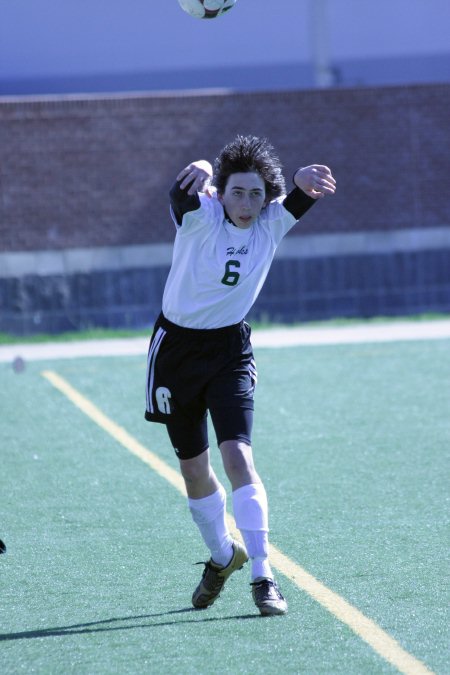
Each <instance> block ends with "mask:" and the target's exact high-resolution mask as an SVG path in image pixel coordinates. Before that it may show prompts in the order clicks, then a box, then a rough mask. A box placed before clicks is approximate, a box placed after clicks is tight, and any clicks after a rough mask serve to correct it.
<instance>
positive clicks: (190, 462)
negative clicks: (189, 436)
mask: <svg viewBox="0 0 450 675" xmlns="http://www.w3.org/2000/svg"><path fill="white" fill-rule="evenodd" d="M180 470H181V475H182V476H183V478H184V480H185V481H186V482H188V483H196V482H199V481H204V480H207V479H208V477H209V474H210V471H211V466H210V463H209V452H208V451H205V452H203V453H202V454H201V455H197V456H196V457H192V458H191V459H180Z"/></svg>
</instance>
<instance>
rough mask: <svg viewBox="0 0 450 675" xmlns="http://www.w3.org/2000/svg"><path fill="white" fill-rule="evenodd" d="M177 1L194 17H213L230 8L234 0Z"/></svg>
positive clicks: (234, 2)
mask: <svg viewBox="0 0 450 675" xmlns="http://www.w3.org/2000/svg"><path fill="white" fill-rule="evenodd" d="M178 3H179V5H180V7H181V9H184V11H185V12H187V13H188V14H190V15H191V16H194V17H195V18H196V19H215V18H216V17H218V16H220V15H221V14H225V12H228V11H229V10H230V9H232V7H234V5H235V4H236V0H178Z"/></svg>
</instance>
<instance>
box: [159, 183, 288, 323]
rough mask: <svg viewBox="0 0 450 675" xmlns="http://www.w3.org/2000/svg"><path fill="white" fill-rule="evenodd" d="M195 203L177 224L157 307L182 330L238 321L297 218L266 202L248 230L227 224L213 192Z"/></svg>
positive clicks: (254, 298) (278, 206) (281, 206)
mask: <svg viewBox="0 0 450 675" xmlns="http://www.w3.org/2000/svg"><path fill="white" fill-rule="evenodd" d="M199 197H200V207H199V208H198V209H196V210H195V211H188V212H187V213H185V214H184V216H183V220H182V223H181V225H178V224H177V222H176V219H175V217H174V216H173V214H172V217H173V220H174V222H175V225H176V227H177V234H176V237H175V244H174V250H173V259H172V267H171V269H170V273H169V276H168V279H167V282H166V286H165V289H164V296H163V303H162V311H163V314H164V316H165V317H166V318H167V319H169V321H172V322H173V323H175V324H177V325H179V326H184V327H185V328H222V327H223V326H230V325H232V324H235V323H239V322H240V321H241V320H242V319H243V318H244V317H245V316H246V314H247V313H248V311H249V310H250V308H251V307H252V305H253V303H254V302H255V300H256V298H257V297H258V294H259V292H260V290H261V288H262V285H263V284H264V281H265V279H266V277H267V274H268V272H269V269H270V265H271V263H272V260H273V256H274V254H275V250H276V248H277V246H278V244H279V243H280V241H281V239H282V238H283V237H284V235H285V234H286V233H287V232H288V231H289V230H290V229H291V228H292V227H293V226H294V224H295V223H296V222H297V220H296V218H295V217H294V216H293V215H292V214H291V213H290V212H289V211H288V210H287V209H286V208H285V207H284V206H283V205H282V201H283V199H284V197H280V198H279V199H277V200H275V201H272V202H270V203H269V204H268V205H267V206H266V207H265V208H263V210H262V211H261V214H260V216H259V218H258V220H257V221H256V222H254V223H253V224H252V225H251V226H250V227H249V228H248V229H241V228H238V227H236V226H234V225H232V224H231V223H230V222H229V221H228V220H227V219H226V218H225V214H224V209H223V206H222V204H221V203H220V202H219V200H218V199H217V197H216V195H213V196H212V197H209V196H206V195H203V194H200V195H199Z"/></svg>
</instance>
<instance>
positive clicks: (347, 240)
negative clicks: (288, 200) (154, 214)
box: [0, 225, 450, 279]
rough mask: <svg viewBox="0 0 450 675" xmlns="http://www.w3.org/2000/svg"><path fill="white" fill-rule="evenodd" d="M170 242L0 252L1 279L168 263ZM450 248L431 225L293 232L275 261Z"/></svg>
mask: <svg viewBox="0 0 450 675" xmlns="http://www.w3.org/2000/svg"><path fill="white" fill-rule="evenodd" d="M172 249H173V246H172V244H169V243H161V244H149V245H142V246H110V247H107V246H105V247H98V248H76V249H64V250H61V251H19V252H11V253H0V278H3V279H8V278H21V277H24V276H26V275H29V274H34V275H39V276H50V275H58V274H60V275H65V274H76V273H86V274H88V273H91V272H101V271H105V270H111V271H114V270H124V269H128V270H132V269H151V268H155V267H168V266H169V265H170V263H171V261H172ZM442 249H450V225H444V226H439V227H433V228H426V229H425V228H424V229H409V230H393V231H375V232H355V233H343V234H320V235H305V236H301V235H293V236H288V237H286V238H285V239H284V240H283V241H282V242H281V244H280V246H279V248H278V251H277V253H276V259H279V260H282V259H290V258H291V259H308V258H320V257H329V256H342V255H361V254H363V255H364V254H380V253H394V252H409V251H425V250H428V251H431V250H442Z"/></svg>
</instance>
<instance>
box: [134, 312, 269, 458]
mask: <svg viewBox="0 0 450 675" xmlns="http://www.w3.org/2000/svg"><path fill="white" fill-rule="evenodd" d="M250 333H251V330H250V326H249V325H248V324H246V323H245V322H244V321H241V323H239V324H235V325H233V326H227V327H225V328H215V329H211V330H209V329H208V330H207V329H205V330H203V329H195V328H183V327H181V326H177V325H176V324H174V323H172V322H171V321H168V319H166V318H165V317H164V316H163V315H162V314H161V315H160V316H159V318H158V320H157V321H156V324H155V327H154V330H153V335H152V338H151V341H150V347H149V351H148V358H147V392H146V393H147V405H146V412H145V418H146V419H147V420H149V421H151V422H160V423H162V424H165V425H166V426H167V431H168V433H169V437H170V439H171V441H172V445H173V447H174V448H175V451H176V453H177V455H178V457H179V458H181V459H190V458H192V457H196V456H197V455H199V454H201V453H202V452H204V451H205V450H206V448H207V447H208V445H209V443H208V431H207V411H208V410H209V412H210V414H211V419H212V422H213V426H214V430H215V432H216V437H217V443H218V444H219V445H220V443H222V442H223V441H229V440H241V441H244V442H245V443H248V444H249V445H250V444H251V431H252V424H253V405H254V404H253V394H254V390H255V385H256V378H257V375H256V365H255V360H254V358H253V351H252V345H251V342H250Z"/></svg>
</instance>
